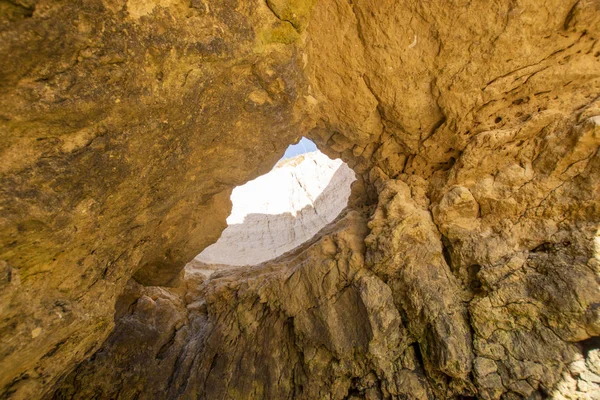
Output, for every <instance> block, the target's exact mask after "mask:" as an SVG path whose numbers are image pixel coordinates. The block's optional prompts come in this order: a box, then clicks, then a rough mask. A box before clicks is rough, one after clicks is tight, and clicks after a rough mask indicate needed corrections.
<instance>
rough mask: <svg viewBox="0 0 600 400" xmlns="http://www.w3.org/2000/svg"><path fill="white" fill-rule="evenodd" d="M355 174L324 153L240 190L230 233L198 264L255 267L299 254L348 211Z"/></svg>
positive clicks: (286, 164) (292, 162) (291, 162)
mask: <svg viewBox="0 0 600 400" xmlns="http://www.w3.org/2000/svg"><path fill="white" fill-rule="evenodd" d="M355 179H356V178H355V176H354V172H352V170H351V169H350V168H348V166H347V165H346V164H344V163H343V162H342V161H341V160H339V159H338V160H331V159H330V158H329V157H327V156H326V155H325V154H323V153H321V152H320V151H314V152H310V153H306V154H303V155H299V156H296V157H294V158H291V159H286V160H282V161H279V162H278V163H277V165H275V167H274V168H273V170H271V171H269V173H268V174H265V175H263V176H260V177H258V178H256V179H255V180H253V181H251V182H248V183H246V184H245V185H244V186H240V187H237V188H235V189H234V190H233V193H232V194H231V202H232V204H233V206H232V209H231V214H230V215H229V217H228V218H227V228H226V229H225V230H224V231H223V233H222V234H221V237H220V238H219V240H218V241H217V242H216V243H214V244H212V245H210V246H209V247H207V248H206V249H204V251H203V252H202V253H200V254H199V255H198V256H197V257H196V258H195V260H197V261H200V262H202V263H206V264H221V265H223V264H224V265H254V264H258V263H261V262H263V261H267V260H270V259H273V258H275V257H278V256H280V255H282V254H283V253H285V252H287V251H290V250H292V249H295V248H296V247H298V246H299V245H301V244H302V243H304V242H305V241H307V240H308V239H310V238H311V237H313V236H314V235H315V234H316V233H317V232H319V230H321V228H323V227H324V226H325V225H327V224H328V223H330V222H332V221H333V220H334V219H335V218H336V217H337V216H338V215H339V214H340V212H341V211H342V210H343V209H344V208H346V206H347V204H348V197H349V196H350V185H351V184H352V182H353V181H354V180H355Z"/></svg>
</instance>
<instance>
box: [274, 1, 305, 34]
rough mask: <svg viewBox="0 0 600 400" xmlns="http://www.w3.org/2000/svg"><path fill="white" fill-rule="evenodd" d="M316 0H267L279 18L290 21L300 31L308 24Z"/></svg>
mask: <svg viewBox="0 0 600 400" xmlns="http://www.w3.org/2000/svg"><path fill="white" fill-rule="evenodd" d="M315 2H316V0H267V5H268V6H269V8H270V9H271V10H272V11H273V13H275V15H277V18H279V19H281V20H283V21H288V22H290V23H291V24H292V25H293V26H294V28H295V29H296V30H297V31H298V32H302V31H303V30H304V29H306V26H307V25H308V19H309V17H310V12H311V10H312V8H313V6H314V5H315Z"/></svg>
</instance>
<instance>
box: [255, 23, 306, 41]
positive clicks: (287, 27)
mask: <svg viewBox="0 0 600 400" xmlns="http://www.w3.org/2000/svg"><path fill="white" fill-rule="evenodd" d="M258 37H259V41H260V42H261V43H262V44H271V43H282V44H292V43H294V42H295V41H296V40H298V38H299V37H300V34H299V33H298V32H297V31H296V29H294V27H293V26H292V24H291V23H289V22H286V21H283V22H281V23H278V24H277V25H276V26H275V27H274V28H271V29H266V30H264V31H261V32H260V33H259V35H258Z"/></svg>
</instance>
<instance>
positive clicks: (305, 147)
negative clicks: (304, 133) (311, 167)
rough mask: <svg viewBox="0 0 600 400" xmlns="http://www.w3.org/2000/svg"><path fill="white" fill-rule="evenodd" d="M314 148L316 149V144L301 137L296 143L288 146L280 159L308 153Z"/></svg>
mask: <svg viewBox="0 0 600 400" xmlns="http://www.w3.org/2000/svg"><path fill="white" fill-rule="evenodd" d="M315 150H317V146H316V145H315V144H314V143H313V142H311V141H310V140H308V139H307V138H305V137H303V138H302V139H300V141H299V142H298V144H293V145H291V146H289V147H288V148H287V150H286V151H285V154H284V155H283V157H281V159H282V160H285V159H286V158H292V157H295V156H297V155H299V154H304V153H309V152H311V151H315Z"/></svg>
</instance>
